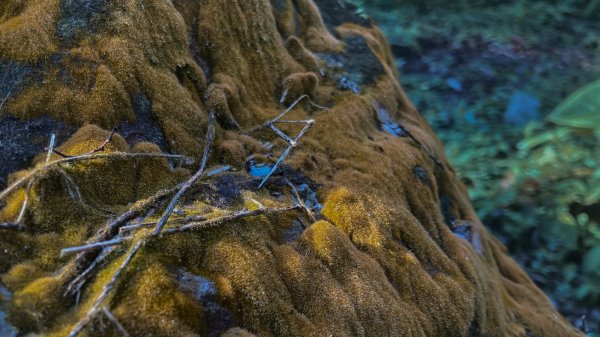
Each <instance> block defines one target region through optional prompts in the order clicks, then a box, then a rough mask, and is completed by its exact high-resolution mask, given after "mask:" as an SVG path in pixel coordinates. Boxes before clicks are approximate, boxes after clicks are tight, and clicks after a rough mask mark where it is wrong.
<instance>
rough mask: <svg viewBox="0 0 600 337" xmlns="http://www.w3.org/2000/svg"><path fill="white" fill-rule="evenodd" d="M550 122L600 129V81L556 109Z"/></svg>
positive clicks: (578, 92)
mask: <svg viewBox="0 0 600 337" xmlns="http://www.w3.org/2000/svg"><path fill="white" fill-rule="evenodd" d="M548 120H550V121H551V122H553V123H556V124H558V125H564V126H570V127H575V128H582V129H591V130H599V129H600V80H598V81H595V82H592V83H590V84H588V85H586V86H584V87H583V88H581V89H579V90H577V91H575V92H574V93H573V94H571V96H569V97H567V99H565V100H564V101H563V102H562V103H561V104H559V105H558V107H556V109H554V111H553V112H552V113H551V114H550V115H549V116H548Z"/></svg>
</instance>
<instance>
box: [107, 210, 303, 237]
mask: <svg viewBox="0 0 600 337" xmlns="http://www.w3.org/2000/svg"><path fill="white" fill-rule="evenodd" d="M300 208H302V206H300V205H297V204H295V205H292V206H287V207H281V208H267V207H262V206H261V207H259V208H257V209H255V210H251V211H249V210H243V211H239V212H235V213H230V214H226V215H224V216H220V217H217V218H213V219H208V220H204V221H193V222H189V223H187V224H184V225H182V226H179V227H171V228H167V229H165V230H164V231H163V232H162V234H163V235H167V234H173V233H179V232H185V231H189V230H192V229H199V228H210V227H214V226H215V225H218V224H221V223H223V222H227V221H232V220H237V219H242V218H247V217H252V216H258V215H264V214H278V213H284V212H289V211H292V210H296V209H300ZM141 227H142V226H140V227H137V228H141ZM132 238H133V237H131V236H128V237H124V238H123V240H122V242H120V243H124V242H126V241H129V240H131V239H132ZM109 243H112V241H104V242H98V243H97V244H98V245H99V246H100V247H104V246H108V245H109Z"/></svg>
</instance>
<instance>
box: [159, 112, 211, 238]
mask: <svg viewBox="0 0 600 337" xmlns="http://www.w3.org/2000/svg"><path fill="white" fill-rule="evenodd" d="M214 138H215V112H214V111H211V112H210V117H209V120H208V130H207V131H206V141H205V142H204V144H205V145H204V153H203V154H202V162H201V164H200V168H199V169H198V171H197V172H196V173H195V174H194V175H193V176H192V177H191V178H190V179H189V180H188V181H186V182H185V183H184V184H183V186H181V188H180V189H179V191H177V194H175V196H174V197H173V199H171V202H170V203H169V205H168V206H167V208H166V209H165V212H164V213H163V215H162V216H161V218H160V220H158V223H157V224H156V228H155V229H154V232H152V236H156V235H159V234H160V232H161V231H162V229H163V227H165V224H166V223H167V221H168V220H169V218H170V217H171V214H172V213H173V210H174V209H175V206H177V203H179V199H181V197H182V196H183V194H184V193H185V192H186V191H187V190H188V189H189V188H190V187H192V185H193V184H194V183H196V181H197V180H198V179H200V177H201V176H202V172H204V169H205V168H206V163H207V162H208V155H209V153H210V148H211V146H212V142H213V140H214Z"/></svg>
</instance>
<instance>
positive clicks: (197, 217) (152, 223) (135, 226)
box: [119, 215, 206, 233]
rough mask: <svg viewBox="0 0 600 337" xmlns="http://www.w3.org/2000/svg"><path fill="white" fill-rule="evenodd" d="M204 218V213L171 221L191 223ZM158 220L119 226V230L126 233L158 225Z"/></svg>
mask: <svg viewBox="0 0 600 337" xmlns="http://www.w3.org/2000/svg"><path fill="white" fill-rule="evenodd" d="M203 220H206V217H205V216H204V215H190V216H188V217H186V218H183V219H178V220H171V221H175V222H176V223H181V224H186V223H190V222H192V221H203ZM157 222H158V221H149V222H141V223H137V224H133V225H128V226H123V227H121V228H119V231H120V232H121V233H125V232H130V231H134V230H136V229H140V228H144V227H150V226H156V224H157Z"/></svg>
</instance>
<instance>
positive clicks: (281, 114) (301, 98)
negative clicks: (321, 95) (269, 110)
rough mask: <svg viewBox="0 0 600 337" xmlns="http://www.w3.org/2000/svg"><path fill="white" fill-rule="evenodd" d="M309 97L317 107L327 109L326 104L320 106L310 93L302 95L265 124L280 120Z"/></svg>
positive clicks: (310, 101) (311, 102) (309, 100)
mask: <svg viewBox="0 0 600 337" xmlns="http://www.w3.org/2000/svg"><path fill="white" fill-rule="evenodd" d="M305 98H306V99H307V100H308V102H309V103H310V105H312V106H314V107H315V108H319V109H322V110H326V109H327V108H326V107H324V106H320V105H318V104H315V103H314V102H313V101H312V100H311V99H310V97H309V96H308V95H302V96H300V97H299V98H298V99H297V100H295V101H294V103H292V104H291V105H290V106H289V107H288V108H287V109H285V110H284V111H283V112H282V113H280V114H279V116H277V117H275V118H273V119H272V120H270V121H269V122H267V123H266V124H265V125H264V126H268V125H269V124H272V123H275V122H277V121H278V120H280V119H281V118H282V117H283V116H285V115H286V114H287V113H288V112H290V111H291V110H292V109H293V108H294V107H295V106H296V105H298V103H300V102H301V101H302V100H303V99H305Z"/></svg>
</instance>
